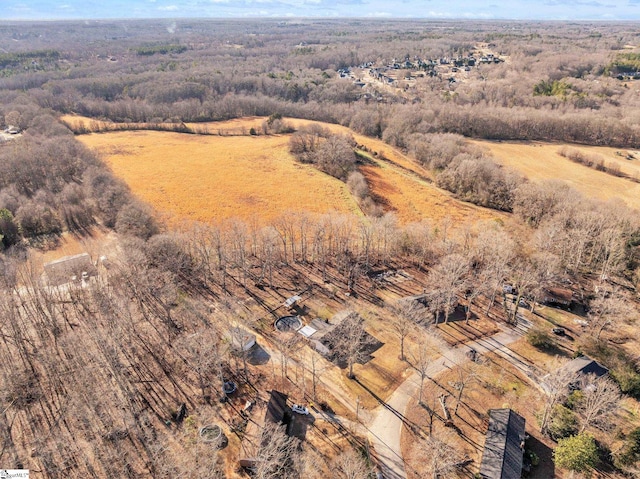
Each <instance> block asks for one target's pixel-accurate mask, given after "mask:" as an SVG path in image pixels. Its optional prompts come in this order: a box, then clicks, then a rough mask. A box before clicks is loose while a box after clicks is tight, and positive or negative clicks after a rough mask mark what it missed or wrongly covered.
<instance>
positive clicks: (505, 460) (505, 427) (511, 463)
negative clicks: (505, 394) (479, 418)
mask: <svg viewBox="0 0 640 479" xmlns="http://www.w3.org/2000/svg"><path fill="white" fill-rule="evenodd" d="M524 431H525V420H524V418H523V417H522V416H520V415H519V414H517V413H516V412H515V411H512V410H511V409H491V410H489V428H488V429H487V437H486V440H485V443H484V451H483V452H482V462H481V464H480V477H482V478H483V479H520V476H521V475H522V459H523V442H524V437H525V432H524Z"/></svg>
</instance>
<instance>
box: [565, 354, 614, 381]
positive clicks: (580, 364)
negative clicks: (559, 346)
mask: <svg viewBox="0 0 640 479" xmlns="http://www.w3.org/2000/svg"><path fill="white" fill-rule="evenodd" d="M561 369H562V370H563V371H572V372H574V373H576V374H595V375H596V376H597V377H600V376H604V375H605V374H608V373H609V370H608V369H607V368H605V367H604V366H603V365H602V364H600V363H599V362H598V361H595V360H594V359H591V358H590V357H588V356H579V357H577V358H575V359H573V360H571V361H569V362H568V363H567V364H565V365H564V366H562V368H561Z"/></svg>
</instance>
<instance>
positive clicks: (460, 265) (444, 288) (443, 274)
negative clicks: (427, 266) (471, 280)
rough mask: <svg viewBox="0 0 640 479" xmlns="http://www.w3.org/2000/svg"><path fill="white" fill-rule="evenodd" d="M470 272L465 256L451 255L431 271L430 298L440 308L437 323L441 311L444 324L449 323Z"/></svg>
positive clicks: (441, 260) (437, 311) (429, 281)
mask: <svg viewBox="0 0 640 479" xmlns="http://www.w3.org/2000/svg"><path fill="white" fill-rule="evenodd" d="M468 272H469V261H468V260H467V258H465V257H464V256H462V255H460V254H457V253H451V254H448V255H446V256H444V257H442V258H441V259H440V261H439V262H438V264H436V265H435V266H434V267H433V269H432V270H431V271H429V277H428V280H427V281H428V284H429V289H430V292H429V298H430V300H431V302H433V303H434V304H437V305H438V306H439V307H438V309H437V310H436V311H435V315H436V322H437V318H438V313H439V310H442V312H444V322H445V323H447V322H448V321H449V316H450V315H451V313H452V312H453V309H454V307H455V305H456V303H457V297H458V295H459V294H461V293H462V292H464V290H465V279H466V275H467V273H468Z"/></svg>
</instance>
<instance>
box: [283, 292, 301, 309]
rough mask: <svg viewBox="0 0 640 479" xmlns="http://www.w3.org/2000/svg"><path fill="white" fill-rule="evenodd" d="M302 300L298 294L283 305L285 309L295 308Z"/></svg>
mask: <svg viewBox="0 0 640 479" xmlns="http://www.w3.org/2000/svg"><path fill="white" fill-rule="evenodd" d="M301 299H302V298H301V297H300V296H298V295H297V294H296V295H295V296H291V297H290V298H288V299H287V300H286V301H285V302H284V303H283V304H282V305H283V306H284V307H285V308H291V307H293V306H295V304H296V303H297V302H298V301H300V300H301Z"/></svg>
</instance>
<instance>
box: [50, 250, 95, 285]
mask: <svg viewBox="0 0 640 479" xmlns="http://www.w3.org/2000/svg"><path fill="white" fill-rule="evenodd" d="M44 272H45V275H46V277H47V283H48V284H49V285H52V286H59V285H61V284H65V283H70V282H72V281H80V280H81V279H85V278H87V277H89V276H95V275H96V268H95V266H94V265H93V262H92V261H91V257H90V256H89V254H88V253H82V254H77V255H74V256H65V257H64V258H60V259H58V260H56V261H51V262H50V263H46V264H45V265H44Z"/></svg>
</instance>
